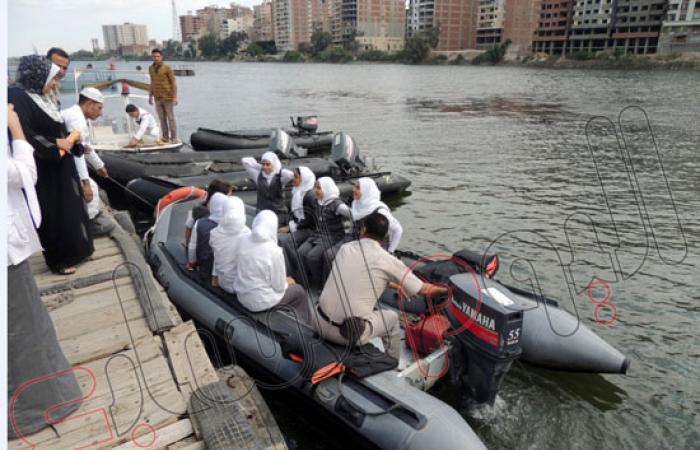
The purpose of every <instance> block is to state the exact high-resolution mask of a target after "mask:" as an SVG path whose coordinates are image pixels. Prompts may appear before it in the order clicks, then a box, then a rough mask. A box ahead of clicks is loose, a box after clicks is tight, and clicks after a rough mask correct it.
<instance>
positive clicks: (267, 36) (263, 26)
mask: <svg viewBox="0 0 700 450" xmlns="http://www.w3.org/2000/svg"><path fill="white" fill-rule="evenodd" d="M253 40H255V41H274V40H275V37H274V33H273V29H272V1H271V0H265V1H263V2H262V4H260V5H256V6H254V7H253Z"/></svg>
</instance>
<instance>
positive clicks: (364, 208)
mask: <svg viewBox="0 0 700 450" xmlns="http://www.w3.org/2000/svg"><path fill="white" fill-rule="evenodd" d="M357 182H358V183H360V192H361V193H362V195H361V196H360V199H359V200H353V201H352V206H351V208H350V211H351V212H352V219H353V220H360V219H363V218H365V217H367V216H368V215H370V214H372V213H373V212H374V211H375V210H376V209H377V208H383V209H386V210H387V211H389V207H388V206H386V205H385V204H384V203H382V201H381V200H380V199H381V197H382V193H381V192H380V191H379V188H378V187H377V183H375V182H374V180H373V179H371V178H366V177H363V178H360V179H359V180H357Z"/></svg>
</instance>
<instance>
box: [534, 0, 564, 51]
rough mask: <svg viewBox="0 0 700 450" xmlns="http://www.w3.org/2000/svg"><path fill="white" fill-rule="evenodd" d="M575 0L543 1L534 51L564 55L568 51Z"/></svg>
mask: <svg viewBox="0 0 700 450" xmlns="http://www.w3.org/2000/svg"><path fill="white" fill-rule="evenodd" d="M573 3H574V0H542V4H541V6H540V17H539V23H538V24H537V28H536V30H535V37H534V38H533V43H532V46H533V49H532V50H533V51H534V52H542V53H548V54H550V55H562V54H565V53H566V51H567V42H568V40H569V25H570V21H571V11H572V6H573Z"/></svg>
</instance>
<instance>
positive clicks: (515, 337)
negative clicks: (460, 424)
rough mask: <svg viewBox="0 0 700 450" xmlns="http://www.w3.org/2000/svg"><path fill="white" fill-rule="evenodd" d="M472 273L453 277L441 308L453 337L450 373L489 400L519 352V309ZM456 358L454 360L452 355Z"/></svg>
mask: <svg viewBox="0 0 700 450" xmlns="http://www.w3.org/2000/svg"><path fill="white" fill-rule="evenodd" d="M479 280H480V277H479V276H478V275H473V274H471V273H461V274H457V275H452V276H451V277H449V279H448V285H449V287H450V289H451V290H452V299H451V303H450V304H449V305H448V306H447V308H446V310H445V315H446V316H447V318H448V320H449V321H450V325H451V326H452V330H453V333H455V334H454V336H455V345H456V347H457V348H456V350H457V351H455V352H452V354H451V355H450V357H451V358H452V360H453V364H452V366H453V367H456V372H453V375H454V376H456V377H458V378H459V380H460V381H461V382H462V386H463V388H465V390H466V391H467V392H468V394H469V395H470V397H471V398H472V399H473V400H474V401H476V402H478V403H489V404H493V402H494V401H495V399H496V394H497V393H498V389H499V388H500V385H501V382H502V381H503V378H504V376H505V375H506V373H508V370H510V367H511V365H512V364H513V361H515V360H516V359H518V357H519V356H520V354H521V353H522V348H521V346H520V335H521V333H522V326H523V310H522V308H521V307H520V306H519V305H518V304H516V303H515V302H513V301H512V300H510V299H509V298H508V297H507V295H506V294H505V293H503V292H502V291H500V290H499V289H498V288H497V287H494V286H491V287H488V288H487V287H485V286H482V284H481V283H480V282H479ZM455 358H456V359H457V361H454V359H455Z"/></svg>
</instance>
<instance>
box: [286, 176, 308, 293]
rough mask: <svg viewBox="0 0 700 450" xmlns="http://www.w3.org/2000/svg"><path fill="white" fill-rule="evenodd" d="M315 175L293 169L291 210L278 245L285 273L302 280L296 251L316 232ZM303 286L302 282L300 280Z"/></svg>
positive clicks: (301, 267) (300, 263)
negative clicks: (285, 267) (282, 256)
mask: <svg viewBox="0 0 700 450" xmlns="http://www.w3.org/2000/svg"><path fill="white" fill-rule="evenodd" d="M315 185H316V175H314V173H313V172H312V171H311V169H309V168H308V167H305V166H301V167H296V168H295V169H294V179H293V180H292V186H294V187H292V202H291V206H292V210H291V214H290V217H289V224H288V226H286V227H282V228H280V230H279V231H280V234H279V236H278V239H279V245H280V247H282V249H283V250H284V260H285V261H286V263H287V273H288V274H290V275H291V276H293V277H295V278H296V279H297V280H302V276H303V272H302V271H303V262H302V261H301V258H300V257H299V255H298V253H297V249H298V248H299V247H301V245H302V244H303V243H304V242H306V240H307V239H308V238H309V237H311V235H312V234H313V232H314V231H315V230H316V214H315V211H316V195H315V194H314V186H315ZM302 284H303V280H302Z"/></svg>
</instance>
